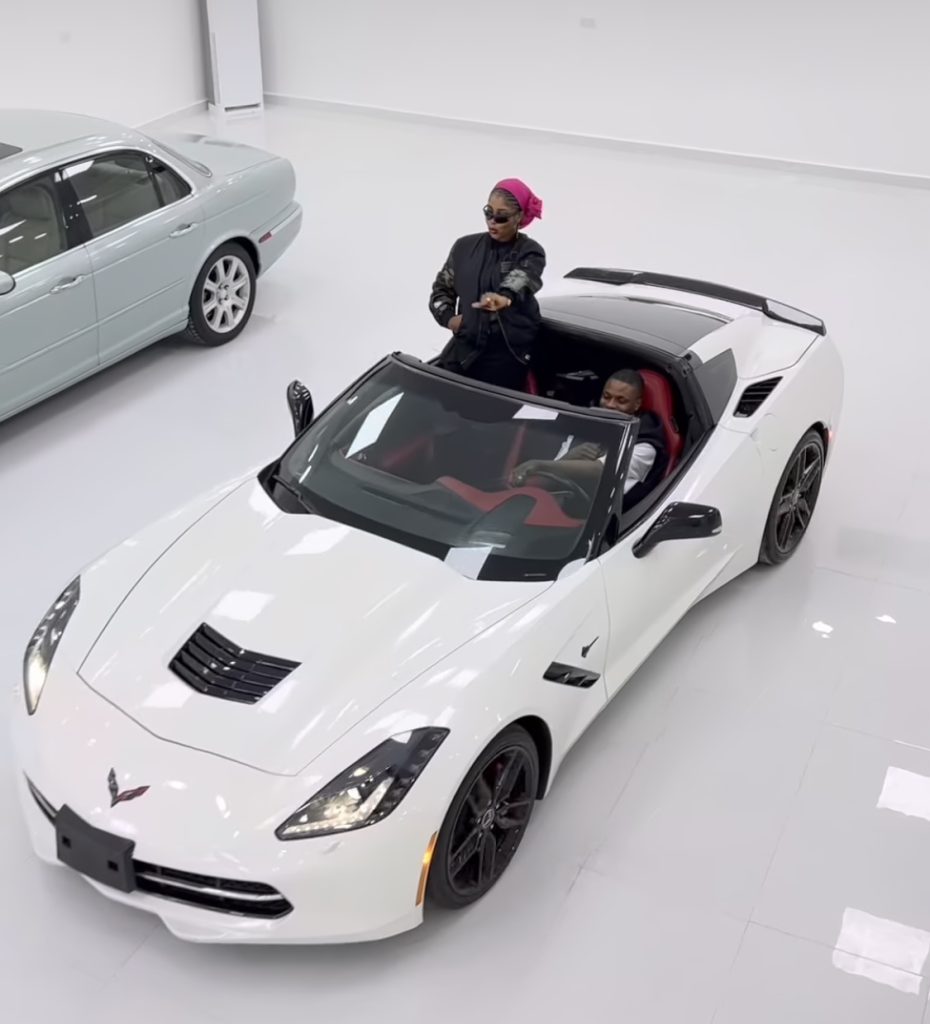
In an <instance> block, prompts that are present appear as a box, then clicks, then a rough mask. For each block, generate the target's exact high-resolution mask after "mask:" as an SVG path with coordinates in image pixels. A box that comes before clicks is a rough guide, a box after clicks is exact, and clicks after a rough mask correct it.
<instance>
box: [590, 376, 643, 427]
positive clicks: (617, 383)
mask: <svg viewBox="0 0 930 1024" xmlns="http://www.w3.org/2000/svg"><path fill="white" fill-rule="evenodd" d="M645 387H646V386H645V384H644V383H643V378H642V377H641V376H640V374H638V373H637V372H636V371H635V370H618V371H617V372H616V373H615V374H612V375H611V376H610V377H608V378H607V382H606V383H605V384H604V391H603V392H602V394H601V408H602V409H611V410H613V411H614V412H624V413H626V414H627V415H628V416H635V415H636V414H637V413H638V412H639V409H640V406H641V405H642V404H643V391H644V390H645Z"/></svg>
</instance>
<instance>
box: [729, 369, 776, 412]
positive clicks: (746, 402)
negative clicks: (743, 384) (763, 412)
mask: <svg viewBox="0 0 930 1024" xmlns="http://www.w3.org/2000/svg"><path fill="white" fill-rule="evenodd" d="M780 380H781V377H769V379H768V380H760V381H757V382H756V383H755V384H750V385H749V387H748V388H746V390H745V391H744V392H743V393H742V395H740V400H739V401H738V402H737V403H736V412H735V413H734V415H735V416H752V415H753V413H755V412H756V411H757V410H758V408H759V406H760V405H762V403H763V402H764V401H765V400H766V398H768V397H769V395H770V394H771V393H772V392H773V391H774V390H775V388H776V387H777V386H778V382H779V381H780Z"/></svg>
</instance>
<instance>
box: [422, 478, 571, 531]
mask: <svg viewBox="0 0 930 1024" xmlns="http://www.w3.org/2000/svg"><path fill="white" fill-rule="evenodd" d="M436 483H438V484H442V486H443V487H445V488H446V489H447V490H450V491H452V493H453V494H457V495H458V496H459V497H460V498H462V499H463V500H465V501H467V502H468V503H469V505H474V507H475V508H477V509H480V510H481V511H482V512H490V511H491V510H492V509H495V508H497V506H498V505H502V504H503V503H504V502H505V501H509V500H510V499H511V498H512V497H513V496H514V494H526V495H528V496H529V497H531V498H532V499H533V508H532V511H531V512H530V514H529V515H528V516H527V517H526V519H525V520H524V523H525V524H526V525H527V526H549V527H564V528H571V529H577V528H578V527H579V526H583V525H584V520H583V519H573V518H572V517H571V516H568V515H566V514H565V513H564V512H563V511H562V506H561V505H559V503H558V502H557V501H556V500H555V498H554V497H553V496H552V495H551V494H550V493H549V491H547V490H545V488H542V487H521V488H520V489H519V490H506V491H480V490H478V488H477V487H472V486H471V485H470V484H466V483H464V482H463V481H461V480H456V479H455V477H451V476H441V477H440V478H439V479H438V480H437V481H436Z"/></svg>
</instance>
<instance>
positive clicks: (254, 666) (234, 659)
mask: <svg viewBox="0 0 930 1024" xmlns="http://www.w3.org/2000/svg"><path fill="white" fill-rule="evenodd" d="M299 667H300V662H297V661H287V660H285V659H284V658H274V657H272V656H271V655H269V654H256V653H255V652H254V651H246V650H244V649H243V648H241V647H238V646H237V645H236V644H234V643H232V642H231V641H230V640H227V639H226V637H224V636H223V635H222V634H221V633H218V632H217V631H216V630H215V629H213V628H212V627H210V626H208V625H207V624H206V623H204V624H203V625H202V626H201V627H200V628H199V629H198V630H197V632H196V633H194V634H193V636H192V637H191V638H190V640H188V641H187V643H186V644H185V645H184V646H183V647H182V648H181V650H180V651H178V653H177V654H176V655H175V656H174V659H173V660H172V662H171V664H170V666H169V668H170V669H171V671H172V672H174V674H175V675H176V676H180V678H181V679H183V680H184V682H185V683H187V685H188V686H192V687H193V688H194V689H195V690H199V691H200V693H205V694H207V695H208V696H210V697H221V698H222V699H223V700H234V701H237V702H238V703H240V704H255V703H256V702H257V701H260V700H261V699H262V697H264V696H265V694H266V693H268V692H269V691H271V690H273V689H274V688H275V686H277V685H278V683H280V682H281V680H282V679H286V678H287V677H288V676H289V675H290V674H291V673H292V672H293V671H294V669H295V668H299Z"/></svg>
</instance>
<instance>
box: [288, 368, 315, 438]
mask: <svg viewBox="0 0 930 1024" xmlns="http://www.w3.org/2000/svg"><path fill="white" fill-rule="evenodd" d="M287 407H288V408H289V409H290V410H291V419H292V420H293V422H294V435H295V437H296V436H297V435H298V434H301V433H303V431H304V430H306V428H307V427H309V426H310V424H311V423H312V422H313V396H312V395H311V394H310V389H309V388H308V387H306V386H305V385H303V384H301V383H300V381H299V380H292V381H291V382H290V384H288V386H287Z"/></svg>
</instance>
